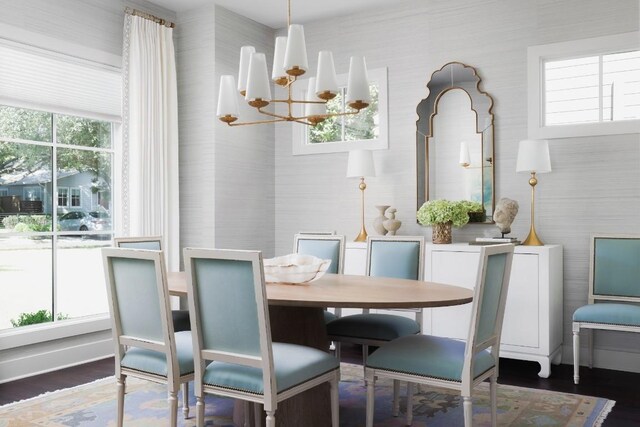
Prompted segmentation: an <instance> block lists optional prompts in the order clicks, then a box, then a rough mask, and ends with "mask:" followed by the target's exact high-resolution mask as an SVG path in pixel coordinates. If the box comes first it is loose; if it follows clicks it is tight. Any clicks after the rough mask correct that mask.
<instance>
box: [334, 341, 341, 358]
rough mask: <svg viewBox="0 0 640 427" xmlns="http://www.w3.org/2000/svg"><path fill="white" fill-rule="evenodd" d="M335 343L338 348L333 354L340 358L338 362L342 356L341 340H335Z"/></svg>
mask: <svg viewBox="0 0 640 427" xmlns="http://www.w3.org/2000/svg"><path fill="white" fill-rule="evenodd" d="M333 344H334V345H335V346H336V350H335V351H334V353H333V354H335V356H336V359H338V362H340V356H341V352H340V341H334V342H333Z"/></svg>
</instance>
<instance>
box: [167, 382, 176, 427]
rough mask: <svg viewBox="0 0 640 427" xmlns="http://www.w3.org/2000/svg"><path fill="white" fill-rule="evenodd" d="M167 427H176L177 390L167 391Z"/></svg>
mask: <svg viewBox="0 0 640 427" xmlns="http://www.w3.org/2000/svg"><path fill="white" fill-rule="evenodd" d="M168 400H169V411H170V415H169V416H170V417H171V418H169V425H170V426H171V427H176V426H177V425H178V392H177V390H169V399H168Z"/></svg>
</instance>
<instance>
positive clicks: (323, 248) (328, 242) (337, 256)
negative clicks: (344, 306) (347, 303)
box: [293, 233, 344, 323]
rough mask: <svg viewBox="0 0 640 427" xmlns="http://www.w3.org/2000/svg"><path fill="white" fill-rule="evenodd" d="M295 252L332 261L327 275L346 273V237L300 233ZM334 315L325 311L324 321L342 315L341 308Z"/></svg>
mask: <svg viewBox="0 0 640 427" xmlns="http://www.w3.org/2000/svg"><path fill="white" fill-rule="evenodd" d="M293 252H294V253H297V254H302V255H312V256H314V257H317V258H321V259H330V260H331V264H330V265H329V268H328V269H327V273H333V274H342V272H343V271H344V236H343V235H336V234H307V233H298V234H296V235H295V236H294V238H293ZM334 312H335V314H334V313H331V312H330V311H327V310H325V311H324V321H325V323H329V322H330V321H332V320H336V319H337V318H338V317H340V315H341V314H342V311H341V309H340V308H336V309H335V310H334Z"/></svg>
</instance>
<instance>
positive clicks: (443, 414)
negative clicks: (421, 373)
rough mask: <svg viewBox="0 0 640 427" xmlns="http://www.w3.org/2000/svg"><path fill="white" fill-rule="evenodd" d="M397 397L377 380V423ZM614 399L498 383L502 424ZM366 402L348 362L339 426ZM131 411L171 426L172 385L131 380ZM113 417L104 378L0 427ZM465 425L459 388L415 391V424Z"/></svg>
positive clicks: (224, 410)
mask: <svg viewBox="0 0 640 427" xmlns="http://www.w3.org/2000/svg"><path fill="white" fill-rule="evenodd" d="M485 385H486V386H485ZM403 393H404V390H403ZM391 396H392V387H391V383H390V382H389V381H384V380H382V381H377V382H376V405H375V409H376V410H375V425H376V426H379V427H395V426H403V425H404V424H405V418H404V415H405V408H406V399H403V400H401V415H400V417H398V418H394V417H392V416H391ZM191 399H193V396H191ZM191 399H190V401H191ZM181 404H182V403H180V405H181ZM614 404H615V402H614V401H611V400H607V399H602V398H597V397H589V396H581V395H577V394H568V393H558V392H550V391H544V390H535V389H527V388H521V387H513V386H506V385H499V386H498V425H501V426H576V427H577V426H587V427H591V426H599V425H601V424H602V422H603V421H604V419H605V418H606V416H607V414H608V413H609V412H610V411H611V408H612V407H613V405H614ZM365 407H366V398H365V386H364V383H363V380H362V367H361V366H357V365H349V364H343V365H342V380H341V382H340V426H341V427H356V426H358V427H359V426H363V425H364V424H365ZM473 412H474V414H473V421H474V426H488V425H490V413H489V399H488V385H487V384H482V386H481V387H479V388H478V392H477V394H476V395H475V396H474V400H473ZM125 413H126V416H125V423H124V424H125V426H127V427H146V426H149V427H151V426H164V425H168V422H167V416H168V405H167V401H166V388H165V387H164V386H162V385H158V384H153V383H150V382H146V381H141V380H136V379H130V380H128V381H127V396H126V399H125ZM232 413H233V401H232V400H231V399H225V398H218V397H214V396H207V400H206V419H207V423H206V425H207V426H216V427H218V426H219V427H228V426H232V425H233V424H232V422H231V416H232ZM115 416H116V387H115V380H114V379H113V378H105V379H103V380H98V381H96V382H93V383H89V384H85V385H82V386H79V387H74V388H71V389H65V390H60V391H56V392H53V393H48V394H45V395H42V396H38V397H35V398H33V399H29V400H25V401H22V402H17V403H12V404H9V405H5V406H0V427H28V426H47V427H61V426H81V427H85V426H86V427H89V426H96V427H109V426H115ZM194 416H195V403H194V402H191V418H189V419H187V420H184V419H183V418H182V414H181V411H179V413H178V425H179V426H193V425H195V418H193V417H194ZM463 424H464V422H463V416H462V402H461V399H460V397H459V395H456V393H455V392H452V391H449V390H445V389H438V388H422V387H421V388H420V391H419V393H416V395H415V396H414V422H413V426H414V427H423V426H427V425H429V426H430V427H440V426H442V427H444V426H447V427H455V426H462V425H463ZM300 427H304V426H300Z"/></svg>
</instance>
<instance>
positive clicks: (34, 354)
mask: <svg viewBox="0 0 640 427" xmlns="http://www.w3.org/2000/svg"><path fill="white" fill-rule="evenodd" d="M78 338H80V337H76V338H75V339H62V340H56V341H54V342H47V343H42V344H36V345H31V346H26V347H23V348H21V349H14V350H13V351H5V352H0V383H5V382H9V381H14V380H18V379H21V378H26V377H30V376H33V375H38V374H43V373H46V372H51V371H56V370H58V369H63V368H67V367H70V366H75V365H80V364H83V363H87V362H91V361H94V360H99V359H104V358H106V357H110V356H113V351H114V346H113V339H112V338H111V337H110V331H109V334H108V335H105V334H95V335H93V334H91V335H89V336H85V337H82V338H81V339H78Z"/></svg>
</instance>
